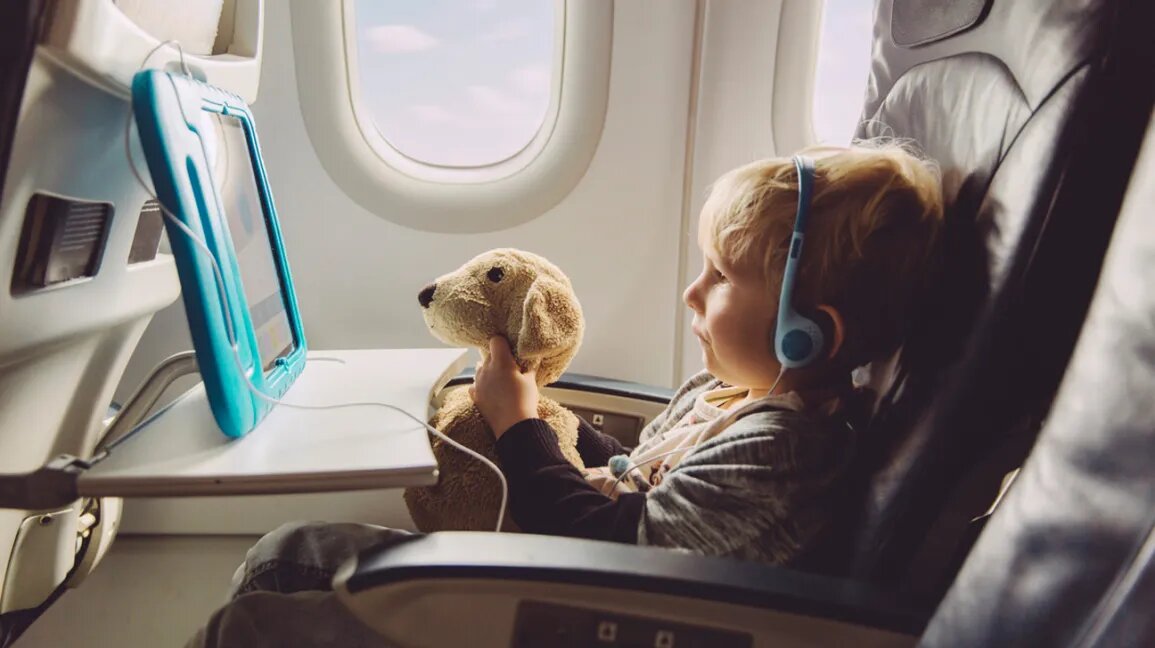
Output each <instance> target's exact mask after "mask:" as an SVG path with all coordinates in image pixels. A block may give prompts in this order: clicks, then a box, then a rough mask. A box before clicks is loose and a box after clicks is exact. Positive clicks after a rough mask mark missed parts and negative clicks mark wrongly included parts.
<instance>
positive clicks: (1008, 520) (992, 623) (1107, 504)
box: [923, 23, 1155, 646]
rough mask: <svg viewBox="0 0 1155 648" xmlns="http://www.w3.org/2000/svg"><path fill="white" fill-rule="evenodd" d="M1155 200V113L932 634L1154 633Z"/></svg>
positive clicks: (1060, 638)
mask: <svg viewBox="0 0 1155 648" xmlns="http://www.w3.org/2000/svg"><path fill="white" fill-rule="evenodd" d="M1148 24H1150V23H1148ZM1153 205H1155V121H1152V124H1151V127H1150V129H1149V130H1148V133H1147V137H1146V143H1145V144H1144V150H1143V155H1142V159H1141V160H1140V164H1139V166H1137V167H1136V172H1135V173H1134V174H1133V176H1132V183H1131V188H1130V190H1129V191H1128V195H1127V199H1126V203H1125V206H1124V210H1123V213H1122V215H1121V216H1120V220H1119V224H1118V227H1117V229H1116V232H1115V235H1114V237H1113V239H1112V242H1111V247H1110V250H1109V252H1108V254H1107V259H1106V262H1105V264H1104V267H1103V272H1102V276H1101V280H1100V282H1099V285H1098V288H1097V290H1096V292H1095V298H1094V302H1093V303H1092V305H1091V309H1090V312H1089V314H1088V316H1087V320H1086V323H1085V325H1084V326H1083V329H1082V333H1081V334H1080V337H1079V341H1078V346H1077V347H1076V349H1075V352H1074V355H1073V356H1072V358H1071V362H1070V365H1069V367H1068V368H1067V371H1066V374H1065V376H1064V378H1063V381H1062V387H1061V389H1060V391H1059V394H1058V396H1057V397H1056V399H1055V403H1054V407H1053V408H1052V410H1051V412H1050V414H1049V416H1048V421H1047V424H1046V427H1045V428H1044V429H1043V431H1042V433H1041V434H1040V436H1039V440H1038V443H1037V444H1036V445H1035V448H1034V450H1033V451H1032V453H1031V456H1030V459H1029V460H1028V461H1027V463H1026V465H1025V466H1024V467H1023V470H1022V471H1021V473H1020V475H1019V476H1018V478H1017V479H1016V480H1015V483H1014V486H1013V487H1012V488H1011V490H1010V492H1009V493H1008V494H1007V496H1006V498H1005V499H1004V501H1003V502H1002V503H1001V504H1000V505H999V508H998V510H997V511H996V512H995V514H994V516H993V517H992V519H991V521H990V524H989V525H988V526H987V528H986V530H985V531H984V532H983V535H982V537H981V538H980V539H979V541H978V543H977V544H976V545H975V547H974V550H973V551H972V552H971V555H970V556H969V557H968V558H967V561H966V564H965V565H964V567H963V569H962V571H961V572H960V573H959V575H958V578H957V579H956V581H955V583H954V585H953V586H952V588H951V590H950V592H949V593H948V594H947V596H946V598H945V600H944V601H943V603H942V605H941V607H940V608H939V610H938V612H937V613H936V614H935V616H934V618H933V619H932V621H931V623H930V625H929V627H928V629H927V631H926V634H925V636H924V638H923V645H927V646H940V645H942V646H1060V645H1062V646H1150V645H1152V644H1153V643H1155V617H1153V616H1152V614H1151V610H1152V603H1153V602H1155V470H1152V466H1153V465H1155V433H1153V430H1155V400H1152V398H1151V395H1152V394H1155V327H1153V323H1155V290H1152V289H1151V286H1150V278H1151V277H1152V276H1155V218H1153V215H1155V214H1153V213H1152V211H1153V209H1155V207H1153Z"/></svg>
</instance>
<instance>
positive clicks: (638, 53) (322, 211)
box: [122, 0, 696, 395]
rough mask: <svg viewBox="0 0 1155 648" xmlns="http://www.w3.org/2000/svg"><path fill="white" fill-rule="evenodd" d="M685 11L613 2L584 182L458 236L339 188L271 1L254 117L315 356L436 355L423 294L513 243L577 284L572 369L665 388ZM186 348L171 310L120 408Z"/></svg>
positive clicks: (672, 334)
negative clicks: (506, 222)
mask: <svg viewBox="0 0 1155 648" xmlns="http://www.w3.org/2000/svg"><path fill="white" fill-rule="evenodd" d="M695 6H696V3H695V2H694V1H693V0H676V1H670V2H665V1H663V2H656V1H646V2H637V1H622V2H617V3H616V4H615V14H614V40H613V59H612V64H611V74H610V93H609V104H608V108H607V114H606V120H605V126H604V130H603V132H602V137H601V141H600V143H599V145H598V148H597V152H596V153H595V155H594V158H593V160H592V162H591V164H590V166H589V169H588V170H587V172H586V173H585V175H584V177H583V178H582V179H581V181H580V182H579V183H578V185H577V186H576V187H575V188H574V190H573V191H572V192H571V193H570V194H569V195H568V196H566V197H565V198H564V199H563V200H562V201H561V202H560V204H558V205H557V206H556V207H554V208H553V209H551V210H549V212H547V213H546V214H544V215H542V216H541V217H539V218H537V219H535V220H532V221H530V222H528V223H526V224H524V225H520V226H517V227H514V228H511V229H507V230H503V231H499V232H492V233H486V234H468V235H460V234H438V233H431V232H422V231H417V230H413V229H408V228H405V227H401V226H398V225H395V224H393V223H391V222H389V221H386V220H385V219H382V218H380V217H378V216H376V215H373V214H371V213H369V212H368V211H367V210H365V209H363V208H361V207H360V206H359V205H357V204H356V203H355V202H353V201H352V200H351V199H350V198H349V197H348V196H347V195H345V194H344V193H343V192H342V191H341V190H340V189H339V188H338V187H337V185H336V184H335V183H334V182H333V180H332V179H331V178H330V177H329V175H328V174H327V172H326V171H325V169H324V168H323V167H322V165H321V163H320V161H319V159H318V158H317V155H316V154H315V152H314V150H313V147H312V145H311V144H310V141H309V136H308V133H307V132H306V130H305V123H304V120H303V118H302V115H301V111H300V108H299V104H298V88H297V83H296V76H295V72H294V55H293V50H292V37H291V30H290V25H291V22H290V21H291V16H290V12H289V5H288V3H281V2H272V3H268V4H267V5H266V7H267V13H266V29H265V34H266V38H265V50H264V60H263V64H262V74H261V94H260V97H259V98H258V100H257V101H256V102H255V104H254V111H255V114H256V119H257V128H258V132H259V136H260V138H261V147H262V152H263V155H264V158H265V162H266V167H267V172H268V175H269V179H270V183H271V184H272V188H273V191H274V195H275V201H276V205H277V211H278V213H279V216H280V219H281V223H282V229H283V235H284V240H285V247H286V249H287V250H288V254H289V259H290V264H291V266H292V272H293V280H294V283H295V284H296V290H297V293H298V297H299V301H300V308H301V314H302V318H303V321H304V325H305V335H306V337H307V339H308V344H309V346H310V347H311V348H314V349H333V348H376V347H387V348H388V347H428V346H440V343H439V342H438V341H436V340H435V339H434V338H433V337H432V336H431V335H430V334H429V333H428V331H427V330H426V328H425V324H424V322H423V321H422V318H421V313H420V308H419V306H418V304H417V293H418V292H419V290H420V289H421V288H422V287H423V286H424V285H425V284H427V283H429V282H430V281H432V280H433V279H435V278H436V277H437V276H439V275H441V274H443V273H445V272H448V271H451V270H453V269H455V268H456V267H457V266H459V265H460V264H461V263H463V262H465V261H466V260H468V259H469V258H471V257H473V256H474V255H476V254H478V253H480V252H482V251H484V250H487V249H490V248H495V247H506V246H510V247H519V248H523V249H527V250H530V251H534V252H537V253H539V254H542V255H543V256H545V257H547V258H549V259H550V260H552V261H553V262H554V263H556V264H557V265H558V266H559V267H561V268H562V270H563V271H565V272H566V273H567V274H568V275H569V277H570V279H571V280H572V282H573V284H574V287H575V290H576V292H577V294H578V297H579V299H580V300H581V302H582V306H583V310H584V312H585V316H586V323H587V328H586V337H585V341H584V344H583V347H582V351H581V353H579V354H578V356H577V358H576V359H575V360H574V362H573V363H572V365H571V367H570V369H571V370H572V371H578V372H582V373H590V374H596V375H602V376H608V377H613V378H619V379H626V380H636V381H639V382H644V383H649V384H657V385H669V386H672V385H674V384H675V383H676V382H677V380H678V378H679V376H678V375H677V374H678V371H677V368H676V367H675V364H674V354H673V352H672V350H673V349H674V348H675V346H676V334H677V319H678V318H679V317H680V316H681V312H682V310H683V308H684V307H683V306H682V303H681V297H680V292H681V282H680V274H681V273H680V271H679V261H680V255H681V250H682V247H683V242H684V239H683V223H682V219H683V216H684V214H683V212H684V210H683V181H684V176H685V161H686V149H687V147H686V140H687V123H688V115H689V110H690V80H691V59H692V52H693V43H694V24H695ZM382 200H385V201H387V200H389V197H388V196H382ZM189 344H190V343H189V341H188V334H187V326H186V324H185V323H184V314H183V311H182V309H181V306H180V305H179V304H178V305H176V306H175V307H173V308H172V309H169V311H166V312H164V313H161V314H159V315H158V317H157V318H156V320H155V324H154V325H153V326H152V328H151V329H150V330H149V331H148V333H147V334H146V336H145V339H144V340H143V341H142V343H141V346H140V348H139V350H138V353H137V357H136V358H134V362H133V366H132V367H130V373H131V374H132V375H130V376H129V378H127V379H126V381H125V384H124V385H122V395H123V393H124V392H126V391H127V390H128V389H129V384H135V381H136V380H139V379H140V377H141V376H143V375H144V372H145V371H146V370H147V367H151V366H153V365H155V364H156V363H157V362H159V361H160V360H161V359H162V358H163V357H164V356H166V355H168V354H169V353H172V352H175V351H177V350H180V349H183V348H189Z"/></svg>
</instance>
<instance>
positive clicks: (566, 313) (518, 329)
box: [405, 248, 585, 532]
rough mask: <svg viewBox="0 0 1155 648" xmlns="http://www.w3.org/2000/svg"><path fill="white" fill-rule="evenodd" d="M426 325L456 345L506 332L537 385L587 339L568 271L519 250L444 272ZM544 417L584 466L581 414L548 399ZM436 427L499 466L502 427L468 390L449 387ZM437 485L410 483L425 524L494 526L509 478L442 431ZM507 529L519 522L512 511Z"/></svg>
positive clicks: (433, 287)
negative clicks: (494, 427) (496, 434)
mask: <svg viewBox="0 0 1155 648" xmlns="http://www.w3.org/2000/svg"><path fill="white" fill-rule="evenodd" d="M418 301H419V302H420V304H421V310H422V315H424V317H425V324H426V325H427V326H428V327H429V330H430V332H432V333H433V335H434V337H436V338H437V339H439V340H441V341H442V342H445V343H447V344H451V345H455V346H469V347H474V348H477V349H479V350H480V351H481V353H482V356H483V357H485V356H486V355H488V352H489V339H490V338H491V337H494V336H502V337H504V338H505V339H506V340H508V341H509V347H510V350H511V351H513V355H514V358H515V359H516V360H517V362H518V364H519V365H520V366H521V367H523V368H526V369H531V368H532V369H536V371H537V373H536V377H537V384H538V386H539V387H540V386H543V385H546V384H549V383H551V382H553V381H555V380H557V379H558V378H559V377H560V376H561V374H562V372H564V371H565V369H566V367H567V366H569V363H570V360H572V359H573V357H574V356H575V355H576V354H577V351H578V347H579V346H581V340H582V331H583V329H584V326H585V324H584V321H583V319H582V311H581V305H580V304H579V303H578V300H577V297H575V296H574V293H573V288H572V287H571V285H570V282H569V279H568V278H567V277H566V276H565V275H564V274H562V272H561V270H559V269H558V268H557V267H556V266H554V265H553V264H552V263H550V262H549V261H547V260H545V259H543V258H542V257H540V256H538V255H536V254H531V253H529V252H523V251H521V250H514V249H510V248H504V249H498V250H490V251H489V252H485V253H483V254H480V255H478V256H477V257H475V258H473V259H472V260H470V261H469V262H467V263H466V264H465V265H463V266H461V268H459V269H458V270H456V271H455V272H451V273H449V274H447V275H444V276H442V277H439V278H438V279H437V281H436V282H434V283H433V284H430V285H428V286H426V287H425V288H424V289H423V290H422V291H421V293H420V295H419V296H418ZM538 416H539V417H540V418H541V419H543V420H545V421H546V422H548V423H549V425H550V427H552V428H553V429H554V431H555V432H557V435H558V444H559V446H560V447H561V451H562V454H563V455H565V457H566V459H568V460H569V461H570V463H572V464H573V465H574V466H576V467H577V468H578V469H579V470H583V469H584V465H583V464H582V460H581V456H580V455H578V451H577V429H578V419H577V416H575V415H574V414H573V412H570V411H569V410H567V409H565V408H564V407H562V406H561V405H559V404H558V403H557V402H555V401H553V400H550V399H548V398H546V397H544V396H543V397H541V399H540V404H539V405H538ZM430 425H432V426H433V427H434V428H436V429H437V430H438V431H440V432H442V433H443V434H445V435H446V436H448V437H449V438H451V439H453V440H454V441H457V442H458V443H460V444H462V445H464V446H465V447H467V448H469V449H471V450H473V451H475V452H478V453H480V454H481V455H482V456H484V457H486V458H487V459H490V460H491V461H493V462H494V463H495V464H498V465H500V463H499V462H498V458H497V453H496V451H495V450H494V439H493V432H492V431H491V430H490V429H489V426H488V425H487V424H486V423H485V420H484V419H483V418H482V417H481V413H480V412H479V411H478V410H477V407H476V406H475V405H474V404H473V400H472V399H471V398H470V396H469V392H468V390H466V389H456V390H453V391H450V392H448V393H447V395H446V397H445V400H444V402H443V403H442V405H441V407H440V408H439V409H438V410H437V412H436V413H435V414H434V416H433V419H432V420H431V421H430ZM432 444H433V455H434V456H435V457H436V458H437V465H438V469H439V477H438V482H437V485H436V486H429V487H421V488H409V489H406V491H405V503H406V505H407V506H408V507H409V514H410V515H411V516H412V518H413V522H414V523H415V524H416V525H417V528H418V529H420V530H422V531H425V532H430V531H441V530H468V531H487V530H493V529H494V528H495V526H496V525H497V514H498V508H499V506H500V504H501V483H500V482H499V481H498V479H497V476H496V475H495V474H493V471H492V469H490V468H489V467H487V466H486V465H485V464H483V463H481V462H480V461H478V460H477V459H476V458H474V457H471V456H469V455H467V454H465V453H464V452H461V451H460V450H458V449H457V448H454V447H453V446H451V445H449V444H448V443H445V441H443V440H442V439H440V438H438V437H434V438H433V439H432ZM503 530H511V531H513V530H517V529H516V525H515V524H514V523H513V522H512V521H511V520H510V519H509V516H508V515H507V516H506V517H505V522H504V524H503Z"/></svg>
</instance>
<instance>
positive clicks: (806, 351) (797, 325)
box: [774, 155, 825, 369]
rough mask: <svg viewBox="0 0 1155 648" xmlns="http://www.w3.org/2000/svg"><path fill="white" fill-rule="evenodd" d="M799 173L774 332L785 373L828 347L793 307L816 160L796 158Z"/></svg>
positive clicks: (819, 331) (812, 324)
mask: <svg viewBox="0 0 1155 648" xmlns="http://www.w3.org/2000/svg"><path fill="white" fill-rule="evenodd" d="M794 168H795V169H797V170H798V211H797V213H796V214H795V216H794V234H793V235H792V236H791V238H790V251H789V253H788V254H787V255H786V271H785V272H783V273H782V294H781V296H780V297H779V299H778V327H777V329H776V330H775V331H774V353H775V355H777V356H778V362H779V364H781V365H782V368H783V369H800V368H802V367H805V366H806V365H808V364H810V363H811V362H814V361H815V360H816V359H817V358H818V357H819V356H820V355H822V349H823V347H824V346H825V340H824V339H823V335H822V329H821V328H819V326H818V324H817V323H815V322H814V320H812V319H810V318H808V317H804V316H802V315H800V314H799V313H798V312H797V311H795V310H794V307H793V306H791V302H792V298H793V297H794V284H795V282H796V279H795V275H797V274H798V265H799V263H800V261H801V259H802V241H803V240H805V238H806V218H807V216H808V215H809V211H810V192H811V189H812V188H813V186H814V160H811V159H810V158H808V157H803V156H801V155H795V156H794Z"/></svg>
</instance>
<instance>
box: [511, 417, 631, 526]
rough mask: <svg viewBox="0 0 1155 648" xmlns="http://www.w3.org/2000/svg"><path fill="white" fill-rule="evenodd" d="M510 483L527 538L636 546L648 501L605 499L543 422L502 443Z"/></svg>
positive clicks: (520, 428) (522, 426)
mask: <svg viewBox="0 0 1155 648" xmlns="http://www.w3.org/2000/svg"><path fill="white" fill-rule="evenodd" d="M497 456H498V457H500V458H501V469H502V472H503V473H505V478H506V480H507V481H508V482H509V512H510V515H512V516H513V520H514V521H515V522H517V525H518V526H519V527H521V529H522V530H523V531H526V532H528V533H542V534H548V535H560V536H570V537H575V538H589V539H591V540H609V541H611V542H624V543H628V544H636V543H637V541H638V524H639V523H640V522H641V519H642V508H643V507H644V506H645V502H646V496H645V494H643V493H626V494H623V495H621V496H619V497H618V499H616V500H614V499H611V498H609V497H607V496H605V495H602V494H601V493H599V492H598V491H597V489H596V488H594V487H593V486H592V485H590V483H589V482H587V481H586V480H585V477H582V474H581V473H580V472H578V470H577V468H574V467H573V465H572V464H570V463H569V462H568V461H566V460H565V457H564V456H562V454H561V449H560V448H558V445H557V435H556V434H555V433H554V431H553V429H552V428H551V427H550V426H549V424H548V423H546V422H545V421H543V420H541V419H526V420H524V421H521V422H520V423H517V424H516V425H514V426H513V427H511V428H509V430H508V431H507V432H506V433H505V434H503V435H502V436H501V438H500V439H498V440H497Z"/></svg>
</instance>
